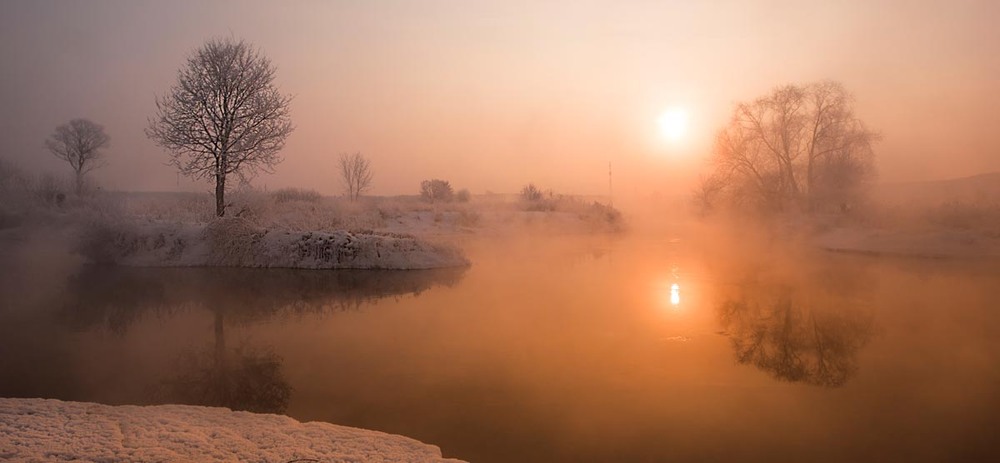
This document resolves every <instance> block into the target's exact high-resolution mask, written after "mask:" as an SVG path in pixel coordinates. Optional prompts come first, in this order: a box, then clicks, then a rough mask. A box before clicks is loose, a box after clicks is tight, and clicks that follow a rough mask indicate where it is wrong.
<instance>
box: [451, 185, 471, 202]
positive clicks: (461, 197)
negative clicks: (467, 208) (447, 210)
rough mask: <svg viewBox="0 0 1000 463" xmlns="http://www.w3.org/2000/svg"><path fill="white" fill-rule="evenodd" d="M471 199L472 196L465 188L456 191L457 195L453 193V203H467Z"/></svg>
mask: <svg viewBox="0 0 1000 463" xmlns="http://www.w3.org/2000/svg"><path fill="white" fill-rule="evenodd" d="M471 197H472V195H471V194H469V190H468V189H466V188H462V189H461V190H458V193H455V201H458V202H460V203H467V202H469V199H470V198H471Z"/></svg>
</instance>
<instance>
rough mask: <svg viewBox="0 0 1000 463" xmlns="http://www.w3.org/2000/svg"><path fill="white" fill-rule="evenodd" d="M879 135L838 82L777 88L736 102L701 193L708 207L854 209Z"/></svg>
mask: <svg viewBox="0 0 1000 463" xmlns="http://www.w3.org/2000/svg"><path fill="white" fill-rule="evenodd" d="M877 140H878V135H877V134H876V133H875V132H873V131H871V130H870V129H868V127H866V126H865V124H864V123H863V122H862V121H861V120H860V119H858V118H857V117H856V116H855V114H854V109H853V106H852V98H851V96H850V95H849V94H848V93H847V91H846V90H845V89H844V87H843V86H842V85H840V84H839V83H836V82H830V81H825V82H819V83H813V84H808V85H786V86H784V87H779V88H777V89H775V90H774V91H772V92H771V93H770V94H768V95H766V96H763V97H761V98H758V99H756V100H754V101H752V102H749V103H740V104H738V105H737V106H736V108H735V110H734V112H733V116H732V118H731V120H730V122H729V124H728V125H727V126H726V127H725V128H724V129H723V130H722V131H721V132H719V134H718V136H717V139H716V143H715V148H714V159H713V160H714V166H713V167H714V170H713V172H712V174H711V175H710V176H709V177H707V178H706V179H705V180H704V181H703V182H702V185H701V187H700V190H699V191H698V192H697V195H696V196H697V199H699V200H700V201H701V202H702V203H703V204H702V205H703V206H711V205H713V204H716V203H718V202H720V201H728V202H730V203H733V204H736V205H737V206H750V207H755V208H759V209H765V210H788V209H792V208H796V209H805V210H810V211H813V210H818V209H824V208H831V207H836V208H845V207H849V205H850V204H852V203H854V202H855V201H857V200H858V198H859V197H860V195H861V194H862V193H863V190H864V187H865V185H866V184H867V183H868V181H869V180H870V179H871V178H872V176H873V174H874V155H873V151H872V145H873V144H874V143H875V142H876V141H877Z"/></svg>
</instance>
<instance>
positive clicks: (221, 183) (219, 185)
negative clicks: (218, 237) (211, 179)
mask: <svg viewBox="0 0 1000 463" xmlns="http://www.w3.org/2000/svg"><path fill="white" fill-rule="evenodd" d="M224 215H226V176H225V175H216V176H215V216H216V217H222V216H224Z"/></svg>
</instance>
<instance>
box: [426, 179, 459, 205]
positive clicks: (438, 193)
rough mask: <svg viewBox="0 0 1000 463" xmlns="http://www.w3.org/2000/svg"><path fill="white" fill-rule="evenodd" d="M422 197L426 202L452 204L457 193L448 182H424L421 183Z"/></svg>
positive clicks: (436, 180)
mask: <svg viewBox="0 0 1000 463" xmlns="http://www.w3.org/2000/svg"><path fill="white" fill-rule="evenodd" d="M420 197H421V198H422V199H423V200H424V201H430V202H432V203H434V202H439V201H443V202H450V201H451V200H452V199H454V197H455V192H454V191H453V190H452V189H451V184H450V183H448V181H447V180H439V179H433V180H424V181H423V182H420Z"/></svg>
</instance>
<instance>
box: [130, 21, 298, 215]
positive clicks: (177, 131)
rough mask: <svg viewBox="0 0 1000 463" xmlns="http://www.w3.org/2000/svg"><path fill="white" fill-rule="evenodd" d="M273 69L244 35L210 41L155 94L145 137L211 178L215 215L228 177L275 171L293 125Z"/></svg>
mask: <svg viewBox="0 0 1000 463" xmlns="http://www.w3.org/2000/svg"><path fill="white" fill-rule="evenodd" d="M275 69H276V68H275V67H274V66H273V65H272V64H271V61H270V60H269V59H268V58H267V57H265V56H264V55H263V54H261V52H260V51H258V50H256V49H254V48H253V47H252V46H251V45H250V44H249V43H247V42H245V41H242V40H241V41H239V42H236V41H234V40H232V39H216V40H210V41H209V42H207V43H206V44H205V45H204V46H202V47H201V48H200V49H198V50H197V51H195V52H194V53H193V54H192V55H191V56H190V57H189V58H188V60H187V65H186V66H185V67H184V68H182V69H181V70H180V71H179V72H178V75H177V83H176V84H175V85H174V86H173V87H171V89H170V92H169V93H168V94H167V95H166V96H163V97H158V98H157V99H156V109H157V111H156V115H155V116H154V117H153V118H152V119H150V121H149V127H148V128H147V129H146V135H147V136H148V137H149V138H151V139H153V141H155V142H156V144H157V145H159V146H160V147H162V148H164V149H166V150H167V151H169V153H170V162H169V163H170V164H171V165H173V166H175V167H177V169H178V170H179V171H180V172H181V173H182V174H184V175H187V176H190V177H193V178H204V179H214V180H215V214H216V216H219V217H222V216H223V215H224V214H225V212H226V203H225V194H226V178H227V176H229V175H230V174H235V175H238V176H239V177H240V179H244V180H245V179H247V178H249V177H252V176H253V175H255V174H256V173H257V172H258V171H264V172H268V173H270V172H273V169H274V166H275V165H277V164H278V163H279V162H281V158H280V157H279V156H278V152H279V151H281V149H282V148H283V147H284V146H285V139H286V138H287V137H288V135H289V134H290V133H292V130H293V127H292V122H291V117H290V116H289V111H288V106H289V103H290V102H291V96H288V95H282V94H281V93H280V92H278V89H277V88H276V87H275V86H274V84H273V82H274V75H275Z"/></svg>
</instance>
